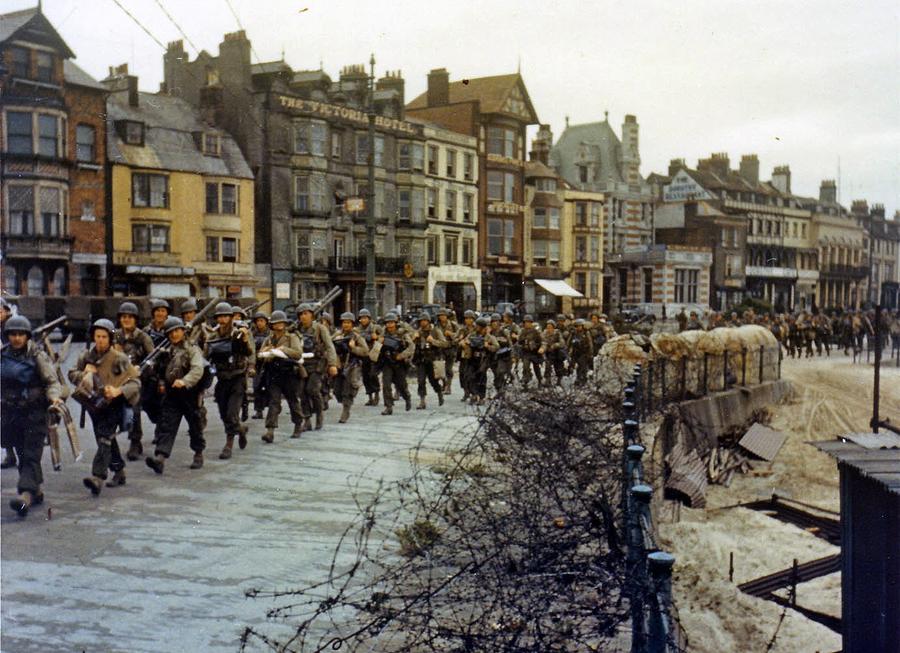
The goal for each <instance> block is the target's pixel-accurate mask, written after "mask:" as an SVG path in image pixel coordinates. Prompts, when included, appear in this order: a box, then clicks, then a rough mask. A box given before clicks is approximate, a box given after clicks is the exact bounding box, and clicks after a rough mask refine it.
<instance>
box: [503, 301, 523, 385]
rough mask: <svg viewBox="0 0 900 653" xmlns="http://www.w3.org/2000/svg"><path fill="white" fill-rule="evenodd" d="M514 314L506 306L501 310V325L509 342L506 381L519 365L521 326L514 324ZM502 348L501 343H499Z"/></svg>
mask: <svg viewBox="0 0 900 653" xmlns="http://www.w3.org/2000/svg"><path fill="white" fill-rule="evenodd" d="M514 318H515V314H514V313H513V312H512V309H509V308H507V309H506V310H505V311H504V312H503V322H502V326H503V328H504V329H505V330H506V332H507V334H508V338H509V343H510V349H511V352H512V353H511V354H510V360H509V374H508V375H507V382H508V381H509V380H510V379H511V378H512V377H513V375H514V374H515V373H516V371H517V370H518V365H519V352H520V350H521V347H519V333H520V332H521V330H522V328H521V327H520V326H519V325H518V324H516V322H515V320H514ZM501 348H502V345H501Z"/></svg>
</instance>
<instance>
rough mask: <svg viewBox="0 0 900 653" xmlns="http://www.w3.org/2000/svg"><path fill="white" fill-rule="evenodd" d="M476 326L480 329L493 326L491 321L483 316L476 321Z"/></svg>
mask: <svg viewBox="0 0 900 653" xmlns="http://www.w3.org/2000/svg"><path fill="white" fill-rule="evenodd" d="M475 324H476V325H477V326H480V327H486V326H491V321H490V320H489V319H488V317H487V316H486V315H482V316H481V317H479V318H478V319H477V320H475Z"/></svg>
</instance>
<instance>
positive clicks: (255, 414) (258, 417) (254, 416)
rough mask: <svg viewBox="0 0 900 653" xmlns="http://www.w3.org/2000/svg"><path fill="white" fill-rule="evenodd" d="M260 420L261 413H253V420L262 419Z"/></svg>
mask: <svg viewBox="0 0 900 653" xmlns="http://www.w3.org/2000/svg"><path fill="white" fill-rule="evenodd" d="M262 418H263V413H262V411H261V410H255V411H253V419H262Z"/></svg>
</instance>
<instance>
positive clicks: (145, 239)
mask: <svg viewBox="0 0 900 653" xmlns="http://www.w3.org/2000/svg"><path fill="white" fill-rule="evenodd" d="M131 250H132V251H133V252H168V251H169V228H168V227H166V226H165V225H158V224H135V225H132V227H131Z"/></svg>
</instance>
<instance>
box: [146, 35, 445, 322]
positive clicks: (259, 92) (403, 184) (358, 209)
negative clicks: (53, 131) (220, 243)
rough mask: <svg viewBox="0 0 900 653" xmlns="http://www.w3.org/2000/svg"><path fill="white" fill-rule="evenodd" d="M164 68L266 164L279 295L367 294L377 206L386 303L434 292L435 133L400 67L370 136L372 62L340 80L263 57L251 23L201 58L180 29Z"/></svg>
mask: <svg viewBox="0 0 900 653" xmlns="http://www.w3.org/2000/svg"><path fill="white" fill-rule="evenodd" d="M164 69H165V70H164V72H165V80H164V82H163V90H164V92H166V93H167V94H170V95H176V96H179V97H183V98H184V99H186V100H187V101H188V102H190V103H192V104H194V105H195V106H197V107H199V109H200V111H201V112H202V113H203V114H204V115H207V116H209V117H210V119H211V120H212V121H213V122H214V123H215V124H217V125H220V126H222V127H223V128H225V129H227V130H229V131H230V132H231V133H232V134H234V137H235V139H236V140H237V141H238V143H239V145H240V147H241V149H242V151H243V152H244V153H245V155H246V157H247V160H248V162H249V164H250V166H251V168H252V169H253V171H254V173H255V176H256V180H257V184H256V259H257V275H258V276H259V277H261V279H260V281H261V283H264V284H265V285H267V286H269V287H270V288H272V289H273V291H275V294H276V297H275V301H274V305H275V307H280V308H283V307H285V306H286V305H288V304H294V303H296V302H297V301H300V300H312V299H316V298H318V297H321V296H322V295H324V294H325V292H327V290H328V289H329V288H330V286H332V285H334V284H339V285H341V286H342V287H343V288H344V290H345V294H344V296H343V298H342V300H341V302H342V304H341V308H346V309H350V310H354V311H355V310H358V309H359V308H361V307H362V306H363V299H364V289H365V275H366V257H365V246H366V232H365V223H366V212H367V211H368V210H370V208H371V209H372V210H374V212H375V219H376V237H375V254H376V259H375V263H376V287H377V290H376V293H377V297H378V306H377V309H378V311H379V312H384V311H386V310H388V309H390V308H393V307H394V306H396V305H398V304H399V305H401V306H402V307H410V306H414V305H415V304H419V303H422V302H423V301H424V300H425V290H426V283H427V277H428V270H427V264H426V251H425V247H426V238H425V231H426V227H427V223H426V219H425V201H426V192H425V188H426V184H425V172H424V165H425V162H424V158H423V157H424V149H425V137H424V135H423V131H422V126H421V125H418V124H413V123H411V122H408V121H406V120H404V119H403V92H404V80H403V78H402V76H401V75H400V73H399V72H389V73H387V74H386V75H384V76H383V77H381V78H380V79H378V80H377V82H375V84H374V93H372V94H371V100H372V106H373V107H374V111H375V114H376V116H375V138H374V142H373V143H371V144H370V143H369V139H368V134H367V128H368V113H367V110H368V108H369V106H370V92H369V78H370V75H369V74H367V72H366V70H365V68H364V67H363V66H359V65H353V66H346V67H345V68H344V69H343V70H342V71H341V74H340V77H339V79H337V80H332V79H331V78H330V77H329V76H328V75H327V74H326V73H325V72H324V71H322V70H302V71H294V70H293V69H292V68H291V67H290V66H289V65H287V64H286V63H285V62H284V61H275V62H266V63H259V64H251V62H250V41H249V40H248V39H247V37H246V35H245V33H244V32H243V31H241V32H236V33H232V34H226V35H225V37H224V40H223V41H222V43H221V44H220V46H219V55H218V56H217V57H213V56H211V55H209V54H208V53H206V52H201V53H200V55H198V57H197V58H196V59H195V60H194V61H189V60H188V57H187V55H186V54H185V52H184V47H183V45H182V43H181V42H180V41H177V42H174V43H170V44H169V47H168V50H167V52H166V54H165V57H164ZM370 147H371V148H372V153H373V158H374V166H375V184H374V189H373V192H374V202H370V201H369V187H368V186H369V184H368V165H367V164H368V158H369V149H370ZM359 200H362V202H361V203H360V202H359ZM370 205H371V207H370Z"/></svg>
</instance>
